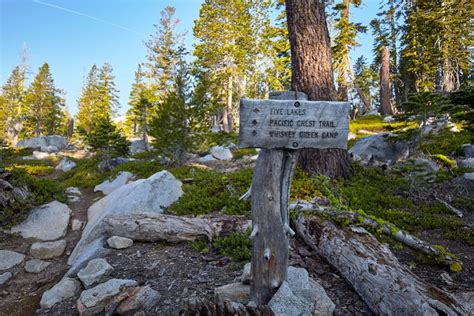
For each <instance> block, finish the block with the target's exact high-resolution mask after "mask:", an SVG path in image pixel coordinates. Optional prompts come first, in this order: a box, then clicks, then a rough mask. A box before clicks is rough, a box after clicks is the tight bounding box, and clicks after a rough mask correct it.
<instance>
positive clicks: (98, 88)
mask: <svg viewBox="0 0 474 316" xmlns="http://www.w3.org/2000/svg"><path fill="white" fill-rule="evenodd" d="M112 71H113V70H112V66H111V65H110V64H108V63H105V64H104V65H103V66H102V67H101V68H100V69H98V68H97V66H96V65H93V66H92V68H91V70H90V71H89V74H88V76H87V80H86V85H85V86H84V87H83V89H82V93H81V96H80V97H79V101H78V107H79V111H78V113H77V116H76V121H77V124H76V128H77V130H78V132H79V134H80V135H82V136H86V135H87V134H89V133H91V132H92V131H93V129H94V128H95V126H96V124H95V122H96V121H99V120H101V119H108V118H112V117H113V116H114V114H115V113H116V111H117V110H118V107H119V103H118V97H117V93H118V90H117V88H116V87H115V82H114V79H115V77H114V76H113V75H112Z"/></svg>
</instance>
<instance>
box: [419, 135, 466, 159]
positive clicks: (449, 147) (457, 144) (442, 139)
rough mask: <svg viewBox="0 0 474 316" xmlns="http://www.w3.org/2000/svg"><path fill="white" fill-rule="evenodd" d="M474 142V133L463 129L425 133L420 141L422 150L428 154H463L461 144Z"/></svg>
mask: <svg viewBox="0 0 474 316" xmlns="http://www.w3.org/2000/svg"><path fill="white" fill-rule="evenodd" d="M473 142H474V133H473V132H471V131H468V130H462V131H460V132H457V133H454V132H451V131H449V130H443V131H440V132H439V133H438V134H428V135H424V136H422V138H421V141H420V145H419V147H420V150H421V151H422V152H423V153H425V154H428V155H437V154H439V155H445V156H462V155H463V154H462V149H461V146H462V145H463V144H467V143H473Z"/></svg>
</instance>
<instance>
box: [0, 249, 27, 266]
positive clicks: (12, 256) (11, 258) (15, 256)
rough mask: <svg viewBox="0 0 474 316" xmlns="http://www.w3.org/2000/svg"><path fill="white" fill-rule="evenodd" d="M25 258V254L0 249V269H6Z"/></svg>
mask: <svg viewBox="0 0 474 316" xmlns="http://www.w3.org/2000/svg"><path fill="white" fill-rule="evenodd" d="M24 259H25V255H23V254H21V253H18V252H15V251H11V250H0V271H2V270H8V269H11V268H13V267H14V266H16V265H18V264H20V263H22V262H23V260H24Z"/></svg>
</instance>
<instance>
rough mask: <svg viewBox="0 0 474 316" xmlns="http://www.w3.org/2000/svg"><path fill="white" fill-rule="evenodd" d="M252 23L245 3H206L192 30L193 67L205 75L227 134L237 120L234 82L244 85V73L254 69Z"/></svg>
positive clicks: (240, 0)
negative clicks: (194, 43) (193, 44)
mask: <svg viewBox="0 0 474 316" xmlns="http://www.w3.org/2000/svg"><path fill="white" fill-rule="evenodd" d="M252 20H253V19H252V14H251V6H250V5H249V2H247V1H243V0H230V1H229V0H206V1H204V3H203V4H202V5H201V9H200V11H199V18H198V19H197V20H196V21H195V24H194V28H193V31H194V36H195V37H196V39H197V40H198V43H197V44H196V45H195V50H194V55H195V56H196V58H197V61H196V63H197V64H198V66H199V67H200V68H202V69H204V70H205V71H206V72H209V76H210V79H211V82H212V85H213V88H212V91H213V92H214V93H215V95H213V97H214V98H215V99H216V101H218V102H220V103H221V104H222V113H221V115H220V116H221V118H222V124H223V127H224V130H225V131H227V132H228V131H231V130H232V125H233V120H237V119H238V108H237V102H235V101H236V100H237V99H238V98H239V97H240V95H239V94H238V93H236V92H237V91H238V90H237V88H238V86H237V85H236V84H235V82H237V81H242V80H244V81H245V80H246V78H247V77H246V69H247V68H248V67H249V65H255V63H254V62H252V57H253V56H254V55H255V45H254V44H255V38H252V37H254V34H253V33H252V31H253V30H252ZM245 86H246V84H244V87H245ZM224 87H225V88H224ZM234 95H236V96H237V98H235V96H234Z"/></svg>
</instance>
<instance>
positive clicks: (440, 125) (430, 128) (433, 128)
mask: <svg viewBox="0 0 474 316" xmlns="http://www.w3.org/2000/svg"><path fill="white" fill-rule="evenodd" d="M444 129H449V130H450V131H451V132H459V129H458V128H457V127H456V125H455V124H454V123H453V122H451V117H450V116H449V114H444V115H442V116H440V117H438V118H436V117H430V118H428V119H427V120H426V121H425V122H423V123H422V124H421V125H420V131H421V134H437V133H439V132H440V131H442V130H444Z"/></svg>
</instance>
